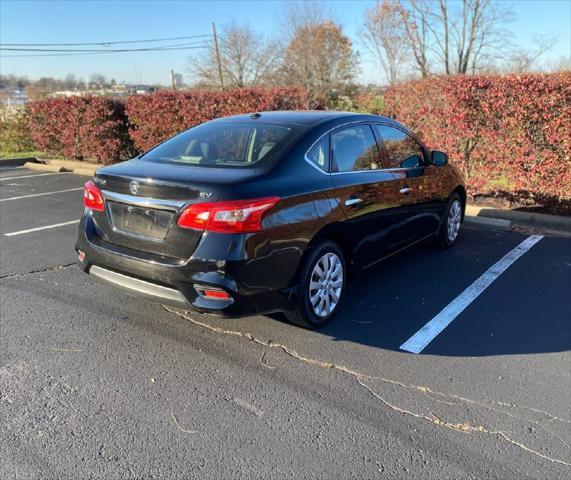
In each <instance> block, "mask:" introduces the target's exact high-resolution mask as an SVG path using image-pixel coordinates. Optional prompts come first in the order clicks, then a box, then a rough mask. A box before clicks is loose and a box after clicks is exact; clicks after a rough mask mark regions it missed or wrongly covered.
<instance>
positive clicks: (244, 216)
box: [177, 197, 279, 233]
mask: <svg viewBox="0 0 571 480" xmlns="http://www.w3.org/2000/svg"><path fill="white" fill-rule="evenodd" d="M278 201H279V197H268V198H258V199H254V200H232V201H229V202H208V203H196V204H194V205H189V206H188V207H186V208H185V209H184V210H183V211H182V213H181V214H180V217H179V218H178V222H177V223H178V226H179V227H182V228H192V229H194V230H201V231H207V232H219V233H253V232H259V231H260V230H262V219H263V218H264V215H265V214H266V213H267V212H268V211H269V210H270V209H272V208H273V207H275V205H276V204H277V203H278Z"/></svg>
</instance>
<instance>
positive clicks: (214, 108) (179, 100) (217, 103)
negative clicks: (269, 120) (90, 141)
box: [126, 87, 309, 150]
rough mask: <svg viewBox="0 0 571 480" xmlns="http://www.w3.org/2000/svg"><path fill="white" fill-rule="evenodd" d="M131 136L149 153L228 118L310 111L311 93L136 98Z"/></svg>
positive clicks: (130, 103) (130, 111)
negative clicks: (179, 135) (205, 124)
mask: <svg viewBox="0 0 571 480" xmlns="http://www.w3.org/2000/svg"><path fill="white" fill-rule="evenodd" d="M126 106H127V115H128V117H129V123H130V135H131V138H132V139H133V142H134V144H135V147H136V148H137V149H138V150H147V149H149V148H151V147H153V146H154V145H156V144H157V143H159V142H161V141H163V140H165V139H166V138H168V137H170V136H172V135H174V134H175V133H178V132H180V131H182V130H185V129H187V128H190V127H192V126H194V125H197V124H199V123H202V122H205V121H207V120H212V119H214V118H218V117H224V116H227V115H236V114H240V113H249V112H256V111H268V110H302V109H307V108H309V99H308V95H307V92H306V91H305V90H303V89H300V88H296V87H286V88H272V89H262V88H255V89H254V88H252V89H239V90H230V91H226V92H212V91H200V90H187V91H181V92H171V91H163V92H158V93H155V94H152V95H134V96H131V97H129V98H128V99H127V105H126Z"/></svg>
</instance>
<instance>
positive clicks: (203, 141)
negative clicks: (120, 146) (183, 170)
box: [141, 123, 290, 167]
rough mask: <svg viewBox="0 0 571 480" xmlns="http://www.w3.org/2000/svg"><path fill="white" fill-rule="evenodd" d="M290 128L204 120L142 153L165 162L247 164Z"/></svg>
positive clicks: (280, 140)
mask: <svg viewBox="0 0 571 480" xmlns="http://www.w3.org/2000/svg"><path fill="white" fill-rule="evenodd" d="M289 133H290V129H289V128H287V127H281V126H275V125H270V126H268V125H240V124H231V123H218V124H204V125H199V126H197V127H194V128H191V129H190V130H187V131H186V132H183V133H180V134H179V135H176V136H175V137H173V138H171V139H169V140H167V141H166V142H164V143H162V144H160V145H159V146H158V147H156V148H154V149H153V150H151V151H150V152H148V153H146V154H145V155H143V157H141V158H142V159H143V160H147V161H150V162H161V163H176V164H188V165H195V166H208V167H216V166H224V167H226V166H235V167H247V166H249V165H252V164H254V163H256V162H258V161H259V160H261V159H263V158H265V157H267V156H268V155H269V153H270V152H271V151H272V150H274V149H275V148H276V146H278V145H279V144H281V143H283V142H284V141H285V140H286V137H287V136H288V135H289Z"/></svg>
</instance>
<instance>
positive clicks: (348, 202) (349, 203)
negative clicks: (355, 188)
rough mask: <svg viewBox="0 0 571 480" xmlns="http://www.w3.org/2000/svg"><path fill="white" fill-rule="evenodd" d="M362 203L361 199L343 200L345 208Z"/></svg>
mask: <svg viewBox="0 0 571 480" xmlns="http://www.w3.org/2000/svg"><path fill="white" fill-rule="evenodd" d="M362 201H363V199H362V198H356V197H351V198H348V199H347V200H345V206H346V207H356V206H358V205H359V204H360V203H361V202H362Z"/></svg>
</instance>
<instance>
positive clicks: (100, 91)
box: [49, 84, 157, 97]
mask: <svg viewBox="0 0 571 480" xmlns="http://www.w3.org/2000/svg"><path fill="white" fill-rule="evenodd" d="M156 91H157V87H153V86H151V85H121V84H119V85H113V86H111V87H109V88H104V87H101V88H99V87H97V88H96V87H94V88H86V89H84V90H58V91H57V92H52V93H50V94H49V96H50V97H82V96H87V95H92V96H94V97H126V96H128V95H143V94H145V93H154V92H156Z"/></svg>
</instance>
